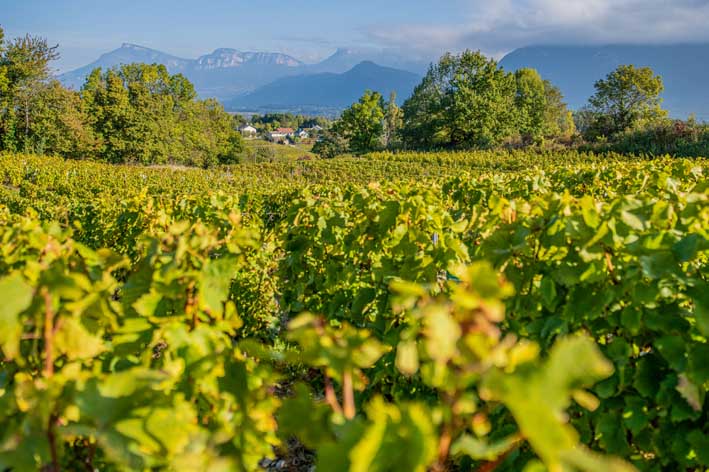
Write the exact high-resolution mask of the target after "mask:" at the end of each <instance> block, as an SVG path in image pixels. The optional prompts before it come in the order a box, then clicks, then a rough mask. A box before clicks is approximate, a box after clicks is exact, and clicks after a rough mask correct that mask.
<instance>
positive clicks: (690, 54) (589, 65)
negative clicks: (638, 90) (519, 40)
mask: <svg viewBox="0 0 709 472" xmlns="http://www.w3.org/2000/svg"><path fill="white" fill-rule="evenodd" d="M500 64H501V65H502V66H503V67H504V68H505V69H506V70H517V69H519V68H522V67H532V68H535V69H537V70H538V71H539V72H540V73H541V74H542V76H543V77H544V78H546V79H548V80H550V81H551V82H552V83H554V84H555V85H557V86H558V87H560V88H561V91H562V92H563V94H564V96H565V97H566V100H567V102H568V103H569V105H570V106H571V107H572V108H574V109H578V108H580V107H582V106H583V105H585V104H586V103H587V101H588V98H589V97H590V96H591V95H592V94H593V91H594V89H593V84H594V83H595V82H596V81H597V80H599V79H601V78H603V77H605V76H606V75H607V74H608V73H609V72H610V71H612V70H613V69H615V68H616V67H617V66H619V65H621V64H634V65H636V66H649V67H651V68H652V69H653V70H654V71H655V72H656V73H658V74H660V75H661V76H662V78H663V79H664V82H665V92H664V94H663V97H664V106H665V108H666V109H668V110H669V111H670V114H671V115H672V116H673V117H677V118H686V117H688V116H689V115H690V114H692V113H695V114H696V115H697V117H698V118H700V119H704V120H709V94H707V93H706V77H707V73H709V44H694V45H690V44H684V45H670V46H623V45H615V46H534V47H526V48H521V49H517V50H516V51H513V52H512V53H510V54H508V55H507V56H506V57H505V58H504V59H503V60H502V61H501V63H500Z"/></svg>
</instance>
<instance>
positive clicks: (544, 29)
mask: <svg viewBox="0 0 709 472" xmlns="http://www.w3.org/2000/svg"><path fill="white" fill-rule="evenodd" d="M708 23H709V0H485V1H481V0H435V1H433V0H408V1H405V0H353V1H341V0H330V1H327V0H310V1H306V0H289V1H283V0H281V1H276V0H253V1H250V2H247V1H241V0H201V1H193V0H122V1H115V0H113V1H104V0H0V26H2V27H3V28H5V30H6V36H9V37H14V36H18V35H21V34H24V33H31V34H33V35H40V36H44V37H47V39H49V41H50V42H52V43H58V44H60V47H61V53H62V59H61V60H60V62H58V63H57V67H58V68H59V69H60V70H67V69H71V68H74V67H77V66H80V65H84V64H86V63H88V62H91V61H92V60H94V59H96V58H97V56H98V55H99V54H100V53H102V52H106V51H109V50H112V49H115V48H117V47H119V46H120V45H121V43H123V42H130V43H136V44H140V45H143V46H147V47H152V48H155V49H159V50H162V51H165V52H168V53H171V54H174V55H177V56H183V57H188V58H189V57H197V56H199V55H201V54H205V53H208V52H211V51H212V50H214V49H216V48H219V47H233V48H237V49H242V50H257V51H279V52H286V53H289V54H292V55H294V56H296V57H298V58H299V59H302V60H305V61H316V60H318V59H320V58H323V57H324V56H326V55H328V54H330V53H332V52H333V51H334V50H335V49H336V48H337V47H340V46H346V47H376V48H384V49H391V50H395V51H399V52H401V53H402V54H405V55H409V56H418V57H423V58H432V57H435V56H438V55H440V54H441V53H442V52H444V51H446V50H453V51H455V50H461V49H464V48H473V49H481V50H483V51H484V52H486V53H488V54H491V55H495V56H499V55H501V54H503V53H505V52H507V51H510V50H512V49H514V48H516V47H520V46H526V45H530V44H551V43H576V44H578V43H594V44H598V43H620V42H623V43H668V42H686V41H706V40H709V28H707V26H706V25H707V24H708Z"/></svg>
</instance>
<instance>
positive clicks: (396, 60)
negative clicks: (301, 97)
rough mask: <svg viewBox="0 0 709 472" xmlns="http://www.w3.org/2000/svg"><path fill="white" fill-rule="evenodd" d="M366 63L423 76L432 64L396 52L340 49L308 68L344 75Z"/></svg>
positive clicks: (311, 70) (310, 70) (314, 70)
mask: <svg viewBox="0 0 709 472" xmlns="http://www.w3.org/2000/svg"><path fill="white" fill-rule="evenodd" d="M366 61H371V62H374V63H376V64H379V65H382V66H385V67H391V68H394V69H401V70H405V71H409V72H413V73H416V74H421V75H423V74H424V73H425V72H426V71H427V70H428V66H429V64H430V61H427V60H424V59H410V58H407V57H405V56H403V55H400V54H397V53H394V52H389V51H382V50H378V49H353V48H339V49H338V50H337V51H335V53H334V54H332V55H331V56H329V57H327V58H325V59H324V60H323V61H321V62H319V63H318V64H313V65H311V66H308V69H309V72H335V73H343V72H346V71H348V70H350V69H352V68H353V67H354V66H356V65H357V64H360V63H362V62H366Z"/></svg>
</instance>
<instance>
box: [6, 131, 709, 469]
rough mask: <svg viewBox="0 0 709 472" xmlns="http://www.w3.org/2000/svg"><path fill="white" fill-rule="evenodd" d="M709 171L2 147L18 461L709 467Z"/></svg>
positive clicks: (516, 160) (10, 388)
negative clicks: (112, 156) (211, 159)
mask: <svg viewBox="0 0 709 472" xmlns="http://www.w3.org/2000/svg"><path fill="white" fill-rule="evenodd" d="M250 145H252V146H253V145H254V143H251V144H250ZM278 148H285V146H278ZM300 152H301V150H298V153H300ZM292 157H297V156H295V153H294V154H293V156H292ZM708 177H709V161H707V160H703V159H670V158H661V159H653V160H650V159H643V158H634V157H624V156H620V155H588V154H581V153H576V152H565V153H529V152H528V153H525V152H514V153H507V152H469V153H401V154H390V153H380V154H368V155H365V156H363V157H360V158H347V157H342V158H336V159H333V160H329V161H324V160H310V161H297V160H295V159H292V158H290V157H289V158H287V159H282V160H281V159H278V160H276V161H275V162H269V163H262V164H249V163H246V164H242V165H237V166H230V167H219V168H215V169H212V170H197V169H182V168H180V169H170V168H150V167H137V166H111V165H107V164H97V163H90V162H81V161H65V160H62V159H58V158H48V157H37V156H26V155H20V154H4V155H1V156H0V243H1V245H0V251H2V258H0V299H1V300H3V301H4V302H3V304H4V306H3V307H2V308H0V353H1V354H2V358H1V359H0V406H1V407H2V408H0V423H2V424H3V425H7V426H8V427H7V428H5V429H4V430H3V431H0V470H2V469H4V468H6V467H12V468H14V469H15V470H37V469H38V468H40V467H41V466H42V464H48V463H53V462H56V463H59V464H60V465H61V466H62V468H63V469H66V470H75V469H76V468H77V467H79V465H77V464H85V463H87V460H88V459H87V458H88V457H90V461H89V462H90V463H91V465H92V466H93V467H96V468H99V469H100V470H114V469H115V470H140V469H146V468H156V469H167V470H256V469H258V468H259V467H260V466H259V464H260V465H261V466H264V465H265V464H270V463H271V461H270V459H269V460H265V459H266V458H273V457H278V458H279V460H282V461H284V462H283V463H284V464H287V465H288V464H290V466H291V467H294V468H297V467H303V469H302V470H307V467H309V466H310V464H311V463H312V464H315V465H317V467H318V470H328V471H329V470H333V471H334V470H348V469H349V470H362V471H364V470H407V471H408V470H412V471H413V470H417V471H424V470H427V469H428V470H437V471H442V470H498V471H517V470H522V469H524V467H525V465H527V466H529V464H540V466H541V464H544V466H546V468H547V469H548V470H559V471H561V470H564V471H566V470H569V471H571V470H582V471H599V470H604V471H606V470H607V471H630V470H635V469H639V470H648V471H650V470H703V469H704V468H706V467H707V466H709V456H707V451H708V450H709V441H708V440H707V437H709V436H708V434H709V430H707V412H708V411H709V410H708V408H707V403H706V401H705V396H706V390H707V385H709V370H708V369H707V362H706V361H707V359H709V343H708V342H707V339H708V337H709V295H708V294H709V184H707V182H708V180H707V178H708ZM304 448H305V449H304ZM302 451H307V452H305V453H303V452H302ZM591 451H594V452H591ZM296 452H298V454H300V456H299V457H300V459H298V460H300V461H301V462H298V463H297V465H293V464H295V462H293V461H295V460H296V459H294V457H295V456H297V455H298V454H296ZM303 457H305V459H303ZM303 460H304V461H305V463H304V462H303ZM536 461H539V462H536ZM530 467H531V466H530ZM533 470H543V469H533Z"/></svg>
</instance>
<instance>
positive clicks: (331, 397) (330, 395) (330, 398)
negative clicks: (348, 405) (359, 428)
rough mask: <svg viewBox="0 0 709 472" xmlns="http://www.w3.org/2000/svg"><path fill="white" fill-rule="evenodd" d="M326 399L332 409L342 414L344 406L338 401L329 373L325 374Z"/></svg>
mask: <svg viewBox="0 0 709 472" xmlns="http://www.w3.org/2000/svg"><path fill="white" fill-rule="evenodd" d="M325 401H327V404H328V405H330V408H332V411H334V412H335V413H338V414H342V407H341V406H340V402H338V401H337V395H335V389H334V387H333V386H332V382H331V381H330V377H328V376H327V374H325Z"/></svg>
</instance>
